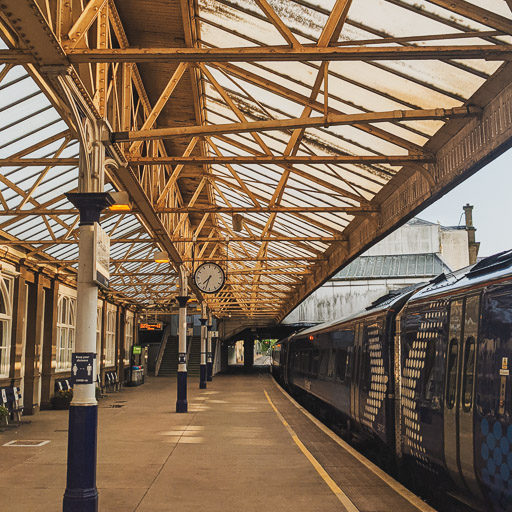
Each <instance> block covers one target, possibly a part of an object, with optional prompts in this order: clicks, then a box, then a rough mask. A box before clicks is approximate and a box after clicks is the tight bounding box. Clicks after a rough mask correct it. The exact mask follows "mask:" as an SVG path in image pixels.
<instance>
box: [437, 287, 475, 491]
mask: <svg viewBox="0 0 512 512" xmlns="http://www.w3.org/2000/svg"><path fill="white" fill-rule="evenodd" d="M479 312H480V295H471V296H469V297H467V298H465V299H462V298H460V299H456V300H453V301H452V303H451V305H450V327H449V338H448V340H449V341H448V350H447V358H446V381H445V382H446V386H445V404H444V453H445V461H446V466H447V468H448V471H449V473H450V475H451V477H452V479H453V480H454V482H455V483H456V485H457V486H458V487H461V488H463V487H464V486H466V487H467V488H468V490H469V491H470V492H471V493H472V494H473V495H474V496H480V495H481V494H480V490H479V487H478V484H477V481H476V476H475V464H474V452H475V450H474V421H473V416H474V397H475V386H474V383H475V370H476V354H477V350H476V348H477V339H478V319H479Z"/></svg>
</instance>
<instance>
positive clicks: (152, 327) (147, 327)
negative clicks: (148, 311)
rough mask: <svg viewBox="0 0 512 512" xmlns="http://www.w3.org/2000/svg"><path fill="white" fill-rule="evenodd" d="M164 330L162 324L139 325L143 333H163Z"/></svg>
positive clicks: (145, 323)
mask: <svg viewBox="0 0 512 512" xmlns="http://www.w3.org/2000/svg"><path fill="white" fill-rule="evenodd" d="M163 328H164V325H163V324H162V322H144V323H140V324H139V330H141V331H161V330H162V329H163Z"/></svg>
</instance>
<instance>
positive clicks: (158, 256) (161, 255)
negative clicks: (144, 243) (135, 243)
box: [153, 251, 169, 263]
mask: <svg viewBox="0 0 512 512" xmlns="http://www.w3.org/2000/svg"><path fill="white" fill-rule="evenodd" d="M153 259H154V260H155V263H169V255H168V254H167V253H166V252H165V251H156V252H155V254H153Z"/></svg>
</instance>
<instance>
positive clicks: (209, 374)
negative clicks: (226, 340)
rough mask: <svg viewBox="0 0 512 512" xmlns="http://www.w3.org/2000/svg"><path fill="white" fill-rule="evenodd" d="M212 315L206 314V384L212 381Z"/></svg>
mask: <svg viewBox="0 0 512 512" xmlns="http://www.w3.org/2000/svg"><path fill="white" fill-rule="evenodd" d="M212 327H213V325H212V314H211V313H209V314H208V327H207V329H208V333H207V336H208V357H207V363H206V368H207V373H206V375H207V379H206V380H207V381H208V382H211V381H212V380H213V356H212Z"/></svg>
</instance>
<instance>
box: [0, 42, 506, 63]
mask: <svg viewBox="0 0 512 512" xmlns="http://www.w3.org/2000/svg"><path fill="white" fill-rule="evenodd" d="M433 59H434V60H450V59H465V60H469V59H479V60H498V61H508V60H511V59H512V48H511V47H510V45H500V46H492V45H461V46H399V47H367V46H357V47H345V46H342V47H327V48H317V47H314V46H308V45H305V46H304V47H302V48H300V49H294V48H290V47H288V46H265V47H248V48H245V47H242V48H230V49H222V48H127V49H121V48H117V49H114V50H111V49H107V50H97V49H96V50H88V49H73V50H70V51H69V52H68V54H67V59H66V57H65V56H64V55H61V56H60V58H59V59H50V60H52V61H53V62H49V63H48V64H52V63H54V64H56V65H60V66H62V67H63V69H64V68H65V66H66V65H68V64H69V63H71V64H87V63H101V62H104V63H121V62H167V63H171V62H174V63H181V62H206V63H212V62H269V61H292V62H303V61H317V62H325V61H355V60H361V61H367V60H433ZM0 63H2V64H36V63H41V64H44V63H45V62H44V56H41V57H40V58H38V59H36V58H35V57H34V56H33V55H32V54H31V53H29V52H26V51H24V50H0Z"/></svg>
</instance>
